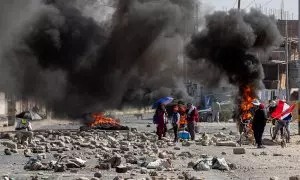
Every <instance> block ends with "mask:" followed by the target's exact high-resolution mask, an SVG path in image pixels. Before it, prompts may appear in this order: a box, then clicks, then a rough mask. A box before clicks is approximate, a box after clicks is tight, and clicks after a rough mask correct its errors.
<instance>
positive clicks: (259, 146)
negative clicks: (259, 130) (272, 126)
mask: <svg viewBox="0 0 300 180" xmlns="http://www.w3.org/2000/svg"><path fill="white" fill-rule="evenodd" d="M257 148H258V149H263V148H265V146H263V145H258V146H257Z"/></svg>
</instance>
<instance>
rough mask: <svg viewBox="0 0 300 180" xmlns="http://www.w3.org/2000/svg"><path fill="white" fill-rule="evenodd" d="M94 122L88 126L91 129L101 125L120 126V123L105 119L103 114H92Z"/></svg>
mask: <svg viewBox="0 0 300 180" xmlns="http://www.w3.org/2000/svg"><path fill="white" fill-rule="evenodd" d="M92 117H93V120H94V121H92V122H90V123H89V124H88V126H89V127H94V126H99V125H105V124H110V125H120V122H119V121H117V120H115V119H113V118H109V117H105V116H104V113H103V112H95V113H93V114H92Z"/></svg>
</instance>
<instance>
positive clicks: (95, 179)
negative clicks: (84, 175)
mask: <svg viewBox="0 0 300 180" xmlns="http://www.w3.org/2000/svg"><path fill="white" fill-rule="evenodd" d="M91 180H100V178H97V177H92V178H91Z"/></svg>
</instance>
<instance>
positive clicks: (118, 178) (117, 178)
mask: <svg viewBox="0 0 300 180" xmlns="http://www.w3.org/2000/svg"><path fill="white" fill-rule="evenodd" d="M113 180H123V178H122V177H120V176H117V177H115V178H114V179H113Z"/></svg>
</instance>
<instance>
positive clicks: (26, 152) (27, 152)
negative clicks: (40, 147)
mask: <svg viewBox="0 0 300 180" xmlns="http://www.w3.org/2000/svg"><path fill="white" fill-rule="evenodd" d="M24 156H25V157H32V154H31V151H30V149H24Z"/></svg>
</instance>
